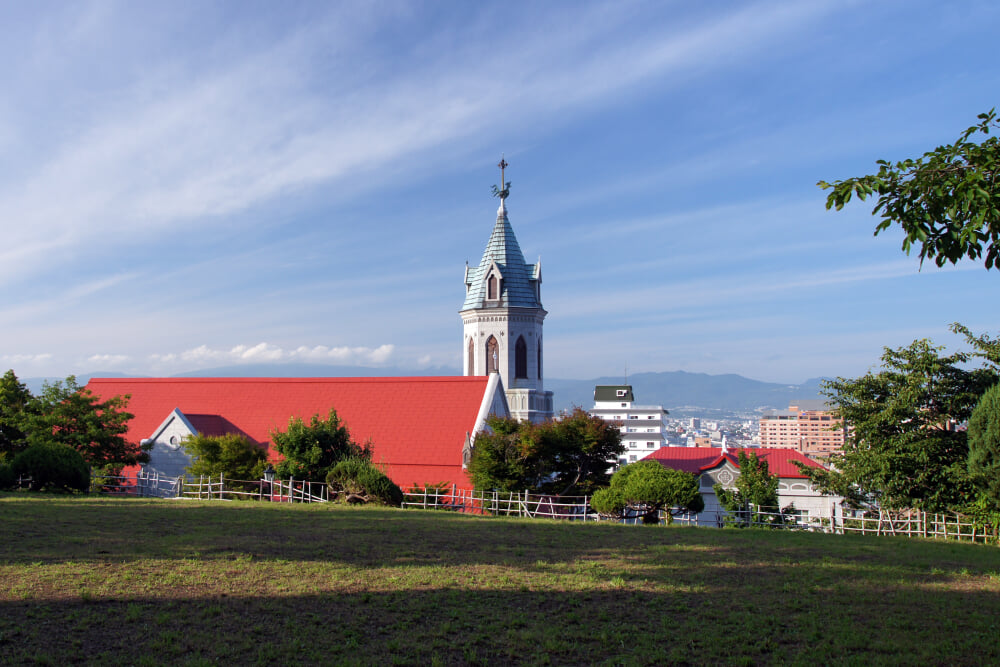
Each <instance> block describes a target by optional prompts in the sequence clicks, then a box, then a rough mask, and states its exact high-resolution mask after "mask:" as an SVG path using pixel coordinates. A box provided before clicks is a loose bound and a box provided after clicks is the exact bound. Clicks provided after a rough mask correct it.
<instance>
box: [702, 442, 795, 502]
mask: <svg viewBox="0 0 1000 667" xmlns="http://www.w3.org/2000/svg"><path fill="white" fill-rule="evenodd" d="M736 461H737V465H739V467H740V474H739V477H737V478H736V482H735V484H733V487H734V488H732V489H726V488H724V487H723V486H722V485H721V484H716V485H714V486H713V487H712V490H713V491H715V497H716V498H718V499H719V504H720V505H722V506H723V507H724V508H725V509H726V511H727V512H730V513H732V514H734V515H738V514H740V513H742V512H745V511H746V510H747V508H748V507H749V506H750V505H753V511H754V514H756V513H757V512H760V511H765V512H769V513H771V512H780V508H779V506H778V477H777V476H776V475H772V474H771V470H770V468H769V467H768V465H767V461H765V460H764V459H762V458H760V457H758V456H757V454H756V452H747V451H745V450H742V449H741V450H740V451H739V453H738V454H737V456H736Z"/></svg>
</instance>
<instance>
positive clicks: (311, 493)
mask: <svg viewBox="0 0 1000 667" xmlns="http://www.w3.org/2000/svg"><path fill="white" fill-rule="evenodd" d="M179 497H182V498H191V499H199V500H268V501H271V502H276V503H277V502H280V503H293V502H294V503H325V502H329V500H330V494H329V489H328V488H327V486H326V484H324V483H323V482H306V481H302V480H295V479H294V478H293V479H288V480H285V481H282V480H279V479H276V480H274V481H272V482H268V481H267V480H263V479H261V480H240V479H226V478H225V477H224V476H223V475H221V474H220V475H219V476H218V477H217V478H216V477H207V476H205V475H201V476H199V477H198V479H197V480H195V479H193V478H192V479H190V480H183V481H182V485H181V491H180V494H179Z"/></svg>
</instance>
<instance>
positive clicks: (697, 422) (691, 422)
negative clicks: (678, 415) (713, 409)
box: [688, 417, 701, 431]
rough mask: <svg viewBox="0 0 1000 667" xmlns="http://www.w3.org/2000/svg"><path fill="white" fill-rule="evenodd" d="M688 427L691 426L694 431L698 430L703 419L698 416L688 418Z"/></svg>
mask: <svg viewBox="0 0 1000 667" xmlns="http://www.w3.org/2000/svg"><path fill="white" fill-rule="evenodd" d="M688 428H690V429H691V430H692V431H697V430H698V429H700V428H701V419H699V418H698V417H691V418H690V419H688Z"/></svg>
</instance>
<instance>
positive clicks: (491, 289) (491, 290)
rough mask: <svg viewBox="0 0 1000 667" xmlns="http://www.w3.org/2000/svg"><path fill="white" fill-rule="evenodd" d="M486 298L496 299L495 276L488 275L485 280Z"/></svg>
mask: <svg viewBox="0 0 1000 667" xmlns="http://www.w3.org/2000/svg"><path fill="white" fill-rule="evenodd" d="M486 298H487V299H489V300H490V301H496V300H497V277H496V276H490V277H489V279H488V280H487V281H486Z"/></svg>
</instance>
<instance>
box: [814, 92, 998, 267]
mask: <svg viewBox="0 0 1000 667" xmlns="http://www.w3.org/2000/svg"><path fill="white" fill-rule="evenodd" d="M978 118H979V123H978V124H976V125H973V126H972V127H970V128H968V129H967V130H965V132H963V133H962V134H961V136H960V137H959V138H958V140H957V141H956V142H955V143H954V144H951V145H948V146H939V147H937V148H935V149H934V150H933V151H930V152H927V153H924V155H923V157H920V158H917V159H916V160H913V159H908V160H903V161H901V162H897V163H896V164H890V163H889V162H887V161H885V160H878V161H877V162H876V164H877V165H879V170H878V173H876V174H869V175H867V176H860V177H857V178H849V179H846V180H842V181H834V182H833V183H827V182H826V181H820V182H819V183H817V185H819V187H821V188H823V189H824V190H825V189H831V190H832V192H831V193H830V194H829V196H828V197H827V200H826V207H827V209H829V208H831V207H836V210H838V211H839V210H840V209H841V208H843V206H844V204H846V203H847V202H849V201H850V200H851V196H852V195H857V196H858V198H859V199H861V200H864V199H866V198H867V197H868V196H870V195H874V194H878V201H877V203H876V205H875V208H874V210H873V211H872V215H876V214H879V215H881V217H882V221H881V222H879V223H878V224H877V225H876V226H875V235H876V236H877V235H878V234H879V233H880V232H882V231H884V230H886V229H888V228H889V227H890V226H892V224H893V223H898V224H899V225H900V227H902V229H903V232H904V233H905V237H904V238H903V246H902V249H903V250H904V251H905V252H906V254H910V249H911V247H913V246H914V245H919V246H920V264H921V266H923V262H924V260H925V259H932V260H933V261H934V263H935V264H937V265H938V266H944V264H945V262H951V263H952V264H955V263H957V262H958V261H959V260H960V259H962V258H963V257H968V258H969V259H978V258H979V257H981V256H982V254H983V252H984V250H985V253H986V268H987V270H989V269H991V268H997V269H1000V184H998V179H1000V176H998V173H997V172H998V171H1000V138H998V137H996V136H993V137H989V138H986V139H984V140H982V141H980V142H979V143H976V142H975V141H971V140H970V139H971V138H972V137H973V135H976V134H983V135H989V133H990V128H991V127H994V128H995V127H998V124H997V120H996V118H997V116H996V109H992V110H990V111H989V112H987V113H982V114H979V116H978Z"/></svg>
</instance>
